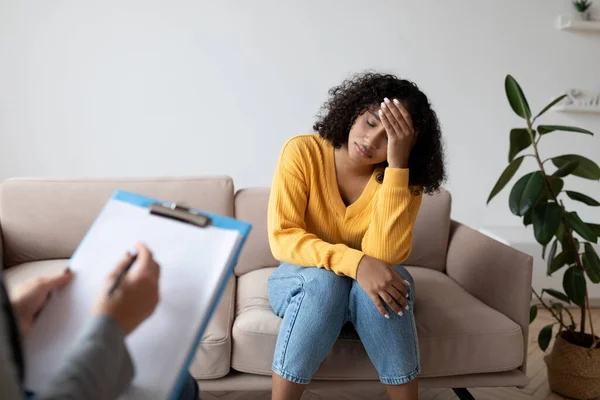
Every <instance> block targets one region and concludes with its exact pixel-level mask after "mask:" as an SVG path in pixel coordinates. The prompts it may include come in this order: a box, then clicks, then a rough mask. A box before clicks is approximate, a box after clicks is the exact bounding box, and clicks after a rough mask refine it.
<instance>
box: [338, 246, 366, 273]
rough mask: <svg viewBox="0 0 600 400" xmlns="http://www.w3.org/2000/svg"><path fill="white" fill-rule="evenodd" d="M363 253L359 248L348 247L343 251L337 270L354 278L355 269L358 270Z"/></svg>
mask: <svg viewBox="0 0 600 400" xmlns="http://www.w3.org/2000/svg"><path fill="white" fill-rule="evenodd" d="M363 256H364V253H363V252H362V251H360V250H356V249H352V248H348V249H346V251H345V252H344V255H343V256H342V259H341V261H340V264H339V266H338V268H336V269H337V271H335V272H340V273H342V274H344V275H345V276H347V277H349V278H352V279H356V271H357V270H358V264H359V263H360V260H362V258H363Z"/></svg>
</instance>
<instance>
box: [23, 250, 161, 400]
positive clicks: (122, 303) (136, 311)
mask: <svg viewBox="0 0 600 400" xmlns="http://www.w3.org/2000/svg"><path fill="white" fill-rule="evenodd" d="M137 251H138V257H137V266H136V268H134V269H132V270H131V271H130V272H128V273H127V274H126V275H125V276H124V279H123V280H122V281H121V283H120V284H119V287H118V288H117V290H116V291H115V292H114V293H113V294H112V295H111V296H110V297H109V296H107V291H108V288H109V286H110V285H111V284H112V283H113V282H114V280H115V279H116V277H117V276H118V274H119V272H120V271H121V270H122V269H123V268H125V267H126V266H127V265H128V264H129V261H130V257H131V256H130V255H127V256H126V257H125V258H124V259H123V260H122V261H121V262H120V263H119V265H118V266H117V267H116V269H115V270H114V271H113V273H112V274H111V275H110V276H109V278H108V279H107V282H106V290H103V291H102V292H101V293H100V294H99V297H98V301H97V303H96V306H95V309H94V317H93V318H92V320H91V323H90V324H89V325H88V326H87V328H86V330H85V331H84V332H83V333H82V335H81V336H80V338H79V339H78V341H77V342H76V343H75V345H74V347H73V349H72V351H71V352H70V353H69V354H68V355H67V357H66V360H65V361H64V362H63V364H62V365H61V366H60V367H59V369H58V373H57V375H56V376H55V377H54V378H53V379H52V381H51V382H50V384H49V385H48V386H47V387H46V388H43V389H42V390H41V391H40V392H39V393H36V399H92V400H94V399H116V398H117V397H118V396H119V395H120V394H121V393H123V391H124V390H125V389H126V388H127V387H128V386H129V384H130V383H131V380H132V378H133V374H134V369H133V364H132V362H131V358H130V356H129V353H128V351H127V347H126V345H125V337H126V336H127V335H128V334H129V333H131V332H132V331H133V330H134V329H135V328H136V327H137V326H138V325H139V324H140V323H141V322H142V321H144V320H145V319H146V318H147V317H149V316H150V315H151V314H152V312H153V311H154V309H155V308H156V305H157V304H158V280H159V274H160V269H159V266H158V264H157V263H156V262H155V261H154V259H153V258H152V254H151V253H150V251H149V250H148V249H147V248H146V247H144V246H141V245H138V246H137ZM65 276H66V278H65ZM70 278H71V274H70V273H66V274H64V275H61V276H58V277H54V278H45V280H44V279H42V280H39V281H37V282H36V283H34V284H33V285H31V286H30V287H24V290H23V289H21V290H20V291H17V293H16V295H15V298H14V301H13V307H14V309H15V314H16V318H17V321H18V323H19V328H20V330H21V334H23V335H25V334H26V333H27V331H28V330H29V328H30V327H31V324H32V323H33V320H34V316H35V314H36V313H37V312H38V311H39V309H40V308H41V307H42V306H43V304H44V302H45V299H46V298H47V295H48V293H50V292H51V291H52V290H55V289H57V288H60V287H62V286H65V285H66V284H67V283H68V281H69V280H70Z"/></svg>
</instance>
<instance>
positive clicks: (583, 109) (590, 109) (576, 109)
mask: <svg viewBox="0 0 600 400" xmlns="http://www.w3.org/2000/svg"><path fill="white" fill-rule="evenodd" d="M552 109H553V110H554V111H558V112H573V113H597V114H600V106H578V105H574V104H558V105H556V106H554V107H552Z"/></svg>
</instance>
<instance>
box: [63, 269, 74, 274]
mask: <svg viewBox="0 0 600 400" xmlns="http://www.w3.org/2000/svg"><path fill="white" fill-rule="evenodd" d="M71 272H73V271H71V268H69V267H67V268H65V270H64V271H63V274H70V273H71Z"/></svg>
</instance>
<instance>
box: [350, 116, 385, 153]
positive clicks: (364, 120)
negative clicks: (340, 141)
mask: <svg viewBox="0 0 600 400" xmlns="http://www.w3.org/2000/svg"><path fill="white" fill-rule="evenodd" d="M378 111H379V106H378V107H372V108H369V109H368V110H367V111H365V112H364V113H362V114H361V115H359V116H358V117H357V118H356V121H354V125H352V128H350V134H349V135H348V154H349V156H350V159H351V160H352V161H353V162H355V163H356V164H360V165H376V164H381V163H383V162H384V161H386V160H387V134H386V132H385V129H384V127H383V124H382V123H381V121H380V119H379V116H378V115H377V113H378Z"/></svg>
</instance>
